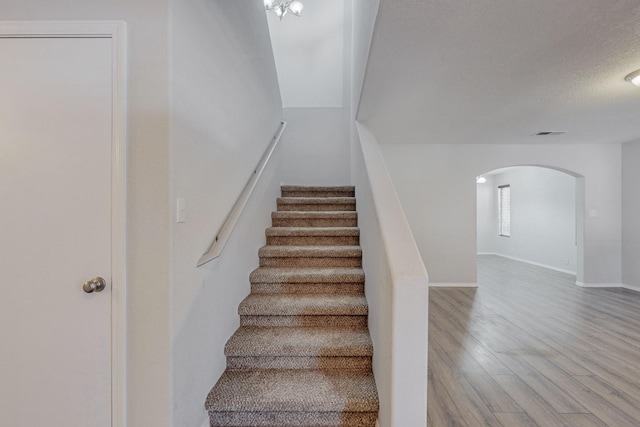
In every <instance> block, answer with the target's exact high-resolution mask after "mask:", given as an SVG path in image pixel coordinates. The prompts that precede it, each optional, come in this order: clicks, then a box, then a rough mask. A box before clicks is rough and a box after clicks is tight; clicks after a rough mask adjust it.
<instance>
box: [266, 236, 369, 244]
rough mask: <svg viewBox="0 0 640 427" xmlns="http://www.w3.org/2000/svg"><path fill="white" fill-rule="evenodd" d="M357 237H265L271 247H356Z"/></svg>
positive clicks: (358, 241)
mask: <svg viewBox="0 0 640 427" xmlns="http://www.w3.org/2000/svg"><path fill="white" fill-rule="evenodd" d="M359 244H360V238H359V237H358V236H267V245H273V246H286V245H291V246H358V245H359Z"/></svg>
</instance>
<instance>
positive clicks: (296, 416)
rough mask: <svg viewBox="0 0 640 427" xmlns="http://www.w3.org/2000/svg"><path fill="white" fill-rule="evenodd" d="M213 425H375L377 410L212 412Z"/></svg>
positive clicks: (357, 426)
mask: <svg viewBox="0 0 640 427" xmlns="http://www.w3.org/2000/svg"><path fill="white" fill-rule="evenodd" d="M209 416H210V420H211V427H238V426H251V427H306V426H309V427H375V425H376V420H377V419H378V413H377V412H323V413H317V412H316V413H314V412H312V413H305V412H210V413H209Z"/></svg>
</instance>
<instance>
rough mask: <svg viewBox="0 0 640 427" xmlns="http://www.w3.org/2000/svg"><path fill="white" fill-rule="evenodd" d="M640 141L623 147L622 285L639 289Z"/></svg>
mask: <svg viewBox="0 0 640 427" xmlns="http://www.w3.org/2000/svg"><path fill="white" fill-rule="evenodd" d="M638 165H640V141H639V142H632V143H627V144H623V145H622V283H624V284H625V285H629V286H633V287H635V288H636V289H637V288H640V263H639V262H638V260H640V184H639V183H640V167H638Z"/></svg>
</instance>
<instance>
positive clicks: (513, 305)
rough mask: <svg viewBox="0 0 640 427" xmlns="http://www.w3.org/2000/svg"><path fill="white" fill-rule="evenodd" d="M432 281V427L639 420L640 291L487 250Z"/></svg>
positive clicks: (581, 426) (632, 424) (618, 424)
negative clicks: (459, 274)
mask: <svg viewBox="0 0 640 427" xmlns="http://www.w3.org/2000/svg"><path fill="white" fill-rule="evenodd" d="M478 283H479V287H478V288H477V289H470V288H431V290H430V292H431V295H430V305H429V394H428V426H429V427H448V426H469V427H476V426H500V427H519V426H528V427H530V426H540V427H554V426H578V427H592V426H611V427H627V426H628V427H638V426H640V293H637V292H633V291H628V290H623V289H619V288H610V289H586V288H580V287H578V286H576V285H575V276H570V275H568V274H564V273H558V272H556V271H552V270H548V269H544V268H540V267H535V266H531V265H529V264H525V263H521V262H517V261H512V260H508V259H505V258H501V257H497V256H481V257H478Z"/></svg>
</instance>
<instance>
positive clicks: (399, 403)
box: [352, 123, 429, 427]
mask: <svg viewBox="0 0 640 427" xmlns="http://www.w3.org/2000/svg"><path fill="white" fill-rule="evenodd" d="M357 130H358V133H357V141H356V142H357V143H358V146H359V147H360V149H359V150H357V152H356V154H357V155H356V156H354V157H353V161H352V165H353V174H354V184H355V185H356V196H357V198H358V225H359V227H360V229H361V231H362V237H361V238H362V242H361V245H362V247H363V254H362V255H363V260H362V262H363V268H364V270H365V274H366V276H367V279H366V285H365V293H366V296H367V302H368V303H369V331H370V333H371V339H372V341H373V346H374V356H373V372H374V375H375V378H376V385H377V387H378V393H379V398H380V418H379V422H380V426H381V427H400V426H425V425H426V422H427V356H428V351H427V349H428V318H429V288H428V285H429V283H428V282H429V278H428V276H427V271H426V269H425V267H424V264H423V262H422V259H421V258H420V254H419V253H418V248H417V246H416V242H415V240H414V239H413V235H412V233H411V230H410V227H409V224H408V223H407V220H406V218H405V215H404V212H403V209H402V206H401V205H400V201H399V199H398V196H397V194H396V192H395V190H394V188H393V183H392V182H391V179H390V177H389V173H388V171H387V168H386V166H385V162H384V159H383V157H382V153H381V152H380V149H379V145H378V142H377V141H376V139H375V137H374V135H373V134H372V133H371V131H370V130H369V129H368V128H367V127H366V126H365V125H363V124H361V123H358V124H357Z"/></svg>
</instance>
